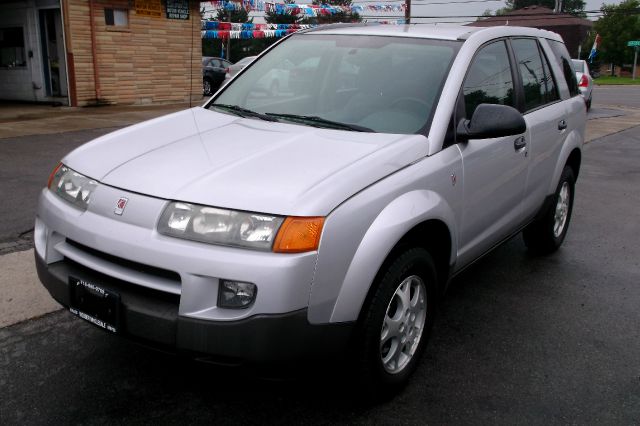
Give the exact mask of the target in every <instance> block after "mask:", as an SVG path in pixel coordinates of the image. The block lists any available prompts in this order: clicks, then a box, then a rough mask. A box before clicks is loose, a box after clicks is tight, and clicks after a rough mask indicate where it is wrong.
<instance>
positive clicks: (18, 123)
mask: <svg viewBox="0 0 640 426" xmlns="http://www.w3.org/2000/svg"><path fill="white" fill-rule="evenodd" d="M202 103H204V99H203V101H202V102H194V103H193V104H192V106H198V105H202ZM186 108H189V104H188V103H184V104H166V105H140V106H119V105H110V106H101V107H84V108H78V107H65V106H59V107H54V106H49V105H38V104H21V103H11V102H0V139H3V138H10V137H19V136H28V135H46V134H52V133H64V132H71V131H75V130H87V129H100V128H108V127H123V126H129V125H131V124H135V123H139V122H141V121H144V120H149V119H151V118H155V117H159V116H161V115H165V114H169V113H172V112H175V111H180V110H182V109H186Z"/></svg>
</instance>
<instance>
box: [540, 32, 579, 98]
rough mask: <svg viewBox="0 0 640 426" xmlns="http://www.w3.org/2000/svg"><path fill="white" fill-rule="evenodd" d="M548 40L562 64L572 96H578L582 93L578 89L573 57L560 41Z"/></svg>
mask: <svg viewBox="0 0 640 426" xmlns="http://www.w3.org/2000/svg"><path fill="white" fill-rule="evenodd" d="M547 41H548V42H549V46H551V50H553V53H554V55H555V57H556V60H557V61H558V63H559V64H560V65H561V66H562V74H564V79H565V80H566V81H567V87H569V94H570V95H571V97H573V96H578V95H579V94H580V91H579V90H578V81H577V80H576V73H575V71H574V69H573V65H572V62H571V57H570V56H569V52H568V51H567V48H566V47H565V46H564V44H562V43H560V42H559V41H555V40H547Z"/></svg>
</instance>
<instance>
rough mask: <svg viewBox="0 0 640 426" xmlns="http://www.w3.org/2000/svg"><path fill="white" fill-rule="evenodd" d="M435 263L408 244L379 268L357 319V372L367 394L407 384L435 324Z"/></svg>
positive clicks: (385, 393) (381, 393) (384, 393)
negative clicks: (384, 267)
mask: <svg viewBox="0 0 640 426" xmlns="http://www.w3.org/2000/svg"><path fill="white" fill-rule="evenodd" d="M436 289H437V284H436V269H435V266H434V263H433V259H432V257H431V255H430V254H429V252H428V251H426V250H424V249H422V248H412V249H409V250H407V251H405V252H403V253H402V254H400V255H399V256H397V257H396V258H395V260H393V261H392V262H391V264H390V265H389V266H388V267H387V268H386V270H385V271H383V273H382V275H381V278H380V280H379V282H378V285H377V288H376V290H375V294H374V295H373V297H372V299H371V301H370V303H369V305H368V307H367V308H366V311H365V312H364V315H363V318H362V322H361V333H360V339H359V350H360V356H359V362H358V368H359V378H360V381H361V383H362V385H363V389H364V390H365V391H366V393H368V394H369V395H370V396H373V397H376V398H380V397H382V398H384V397H388V396H391V395H393V394H395V393H396V392H398V391H399V390H400V389H402V387H404V386H405V385H406V383H407V382H408V380H409V377H410V376H411V374H412V373H413V371H414V370H415V369H416V366H417V365H418V362H419V360H420V355H421V354H422V352H423V350H424V347H425V345H426V342H427V340H428V334H429V330H430V328H431V325H432V324H433V317H434V311H435V307H436V294H437V291H436Z"/></svg>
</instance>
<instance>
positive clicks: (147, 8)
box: [136, 0, 162, 18]
mask: <svg viewBox="0 0 640 426" xmlns="http://www.w3.org/2000/svg"><path fill="white" fill-rule="evenodd" d="M160 1H161V0H136V15H142V16H153V17H155V18H160V17H161V16H162V3H161V2H160Z"/></svg>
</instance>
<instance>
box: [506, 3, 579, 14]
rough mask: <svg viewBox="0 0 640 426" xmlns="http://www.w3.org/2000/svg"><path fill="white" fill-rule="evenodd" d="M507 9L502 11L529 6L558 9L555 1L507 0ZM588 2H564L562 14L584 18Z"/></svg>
mask: <svg viewBox="0 0 640 426" xmlns="http://www.w3.org/2000/svg"><path fill="white" fill-rule="evenodd" d="M505 3H506V4H507V7H506V8H504V9H501V10H505V9H506V10H507V11H512V10H516V9H522V8H524V7H527V6H543V7H548V8H549V9H554V8H555V7H556V2H555V0H506V1H505ZM585 5H586V2H585V1H583V0H564V1H563V2H562V12H565V13H570V14H572V15H579V16H584V7H585Z"/></svg>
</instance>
